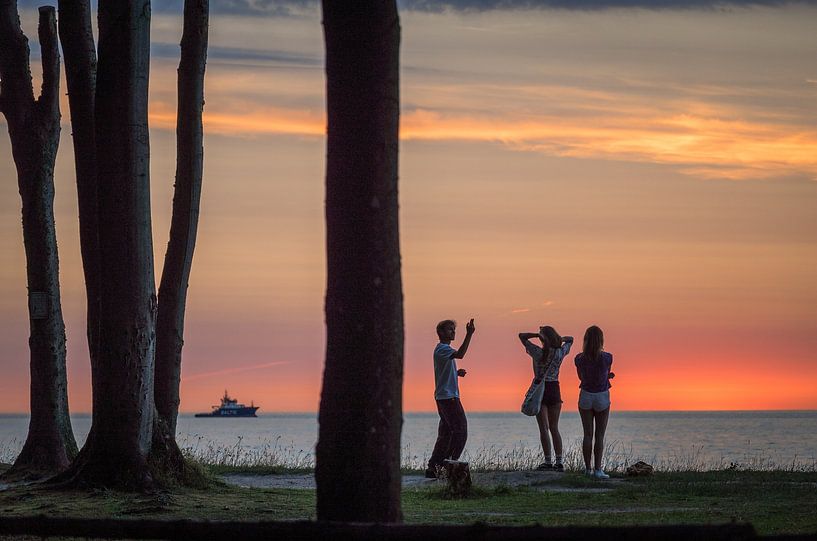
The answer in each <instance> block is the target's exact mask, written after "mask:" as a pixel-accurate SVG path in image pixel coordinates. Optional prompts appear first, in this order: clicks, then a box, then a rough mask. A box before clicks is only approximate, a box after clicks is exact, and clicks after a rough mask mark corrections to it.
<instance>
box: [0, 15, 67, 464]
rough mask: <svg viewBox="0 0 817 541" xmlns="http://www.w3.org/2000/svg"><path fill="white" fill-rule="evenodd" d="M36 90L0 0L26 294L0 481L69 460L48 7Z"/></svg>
mask: <svg viewBox="0 0 817 541" xmlns="http://www.w3.org/2000/svg"><path fill="white" fill-rule="evenodd" d="M39 38H40V45H41V49H42V65H43V85H42V92H41V95H40V98H39V99H38V100H37V101H34V91H33V88H32V83H31V70H30V68H29V49H28V40H27V39H26V37H25V35H24V34H23V32H22V29H21V28H20V18H19V15H18V13H17V2H16V1H14V0H0V79H2V83H0V84H1V85H2V86H0V110H2V112H3V114H4V115H5V116H6V120H7V122H8V129H9V136H10V138H11V145H12V154H13V156H14V162H15V165H16V167H17V181H18V186H19V190H20V197H21V198H22V207H23V242H24V245H25V254H26V271H27V272H26V279H27V285H28V292H29V325H30V332H31V335H30V338H29V348H30V364H31V421H30V424H29V429H28V436H27V438H26V442H25V444H24V445H23V449H22V451H21V453H20V455H19V456H18V457H17V459H16V461H15V463H14V465H13V466H12V468H11V469H10V470H8V471H7V472H6V476H7V477H28V478H39V477H44V476H48V475H53V474H54V473H57V472H60V471H62V470H64V469H65V468H67V467H68V464H69V462H70V461H71V459H72V458H73V457H74V456H75V455H76V453H77V445H76V442H75V440H74V434H73V432H72V430H71V420H70V417H69V414H68V380H67V375H66V366H65V356H66V354H65V324H64V322H63V318H62V308H61V305H60V284H59V258H58V254H57V236H56V229H55V224H54V162H55V160H56V157H57V148H58V147H59V140H60V109H59V79H60V63H59V50H58V47H57V28H56V18H55V15H54V8H52V7H42V8H40V19H39Z"/></svg>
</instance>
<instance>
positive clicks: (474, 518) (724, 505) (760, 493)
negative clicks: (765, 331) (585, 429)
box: [403, 471, 817, 535]
mask: <svg viewBox="0 0 817 541" xmlns="http://www.w3.org/2000/svg"><path fill="white" fill-rule="evenodd" d="M548 487H549V488H551V489H553V488H558V489H560V490H559V491H550V490H541V489H542V488H544V487H521V488H509V487H502V486H500V487H497V488H495V489H488V490H485V489H482V490H481V491H477V493H476V494H475V495H474V497H470V498H465V499H447V498H446V497H445V494H444V491H443V490H441V489H436V490H431V491H429V490H428V489H426V490H410V491H405V492H404V496H403V512H404V514H405V519H406V521H408V522H431V523H463V522H487V523H492V524H520V525H521V524H531V523H540V524H543V525H548V526H569V525H583V526H625V525H647V524H718V523H726V522H732V521H737V522H750V523H752V524H753V525H754V527H755V529H756V530H757V532H758V533H760V534H764V535H769V534H782V533H817V513H814V509H815V508H817V474H814V473H786V472H782V473H781V472H728V471H723V472H708V473H698V472H696V473H675V474H657V475H656V476H654V477H652V478H645V479H627V480H625V481H623V482H619V483H604V482H601V483H600V482H597V481H594V480H592V479H587V478H585V477H584V476H581V475H578V474H570V475H566V476H564V477H563V478H562V479H561V480H560V481H559V482H558V483H549V484H548ZM603 487H609V488H610V490H608V491H603V492H599V491H595V490H591V489H599V488H603Z"/></svg>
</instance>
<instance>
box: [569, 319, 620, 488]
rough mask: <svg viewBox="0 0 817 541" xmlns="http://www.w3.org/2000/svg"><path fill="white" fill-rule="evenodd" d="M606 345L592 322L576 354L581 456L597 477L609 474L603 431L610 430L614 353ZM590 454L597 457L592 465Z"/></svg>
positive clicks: (602, 336)
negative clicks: (605, 466) (603, 463)
mask: <svg viewBox="0 0 817 541" xmlns="http://www.w3.org/2000/svg"><path fill="white" fill-rule="evenodd" d="M603 348H604V333H602V332H601V329H600V328H598V327H596V326H595V325H593V326H591V327H588V328H587V331H586V332H585V333H584V345H583V348H582V352H581V353H579V354H578V355H576V371H577V372H578V374H579V381H580V382H581V383H580V384H579V387H581V391H580V392H579V415H580V416H581V418H582V428H583V429H584V439H583V440H582V455H584V467H585V473H587V475H590V476H592V477H595V478H597V479H607V478H608V477H610V476H609V475H607V474H606V473H604V470H603V469H601V459H602V455H603V454H604V433H605V432H606V431H607V420H608V419H609V418H610V380H611V379H613V377H615V374H613V373H612V372H611V371H610V368H611V367H612V366H613V356H612V355H611V354H610V353H607V352H606V351H604V349H603ZM594 425H595V426H594ZM594 436H595V440H596V441H595V444H594V442H593V438H594ZM591 454H592V455H593V456H592V458H593V459H594V461H593V467H592V468H591V467H590V466H591V464H590V459H591Z"/></svg>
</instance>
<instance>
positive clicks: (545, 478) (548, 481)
mask: <svg viewBox="0 0 817 541" xmlns="http://www.w3.org/2000/svg"><path fill="white" fill-rule="evenodd" d="M564 475H565V474H564V473H557V472H539V471H510V472H487V473H472V474H471V478H472V480H473V482H474V484H475V485H480V486H484V487H494V486H501V485H505V486H530V487H534V488H536V489H538V490H543V491H548V492H607V491H609V490H611V489H612V485H615V484H618V483H621V482H623V481H624V479H607V480H604V481H599V482H598V487H580V488H577V487H565V486H560V485H559V480H560V479H561V478H562V477H563V476H564ZM222 479H223V480H224V481H225V482H226V483H228V484H231V485H236V486H241V487H253V488H297V489H314V488H315V477H314V476H313V475H312V474H303V475H239V474H230V475H223V476H222ZM444 482H445V481H442V480H437V479H426V478H425V477H423V476H422V475H404V476H403V487H407V488H408V487H421V486H434V485H435V484H437V483H444Z"/></svg>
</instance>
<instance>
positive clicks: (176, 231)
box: [154, 0, 209, 435]
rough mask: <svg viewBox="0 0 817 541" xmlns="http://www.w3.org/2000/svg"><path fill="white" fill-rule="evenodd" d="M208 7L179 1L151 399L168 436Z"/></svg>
mask: <svg viewBox="0 0 817 541" xmlns="http://www.w3.org/2000/svg"><path fill="white" fill-rule="evenodd" d="M208 4H209V2H208V0H185V3H184V30H183V33H182V42H181V59H180V61H179V72H178V82H177V84H178V106H177V111H178V112H177V116H176V186H175V191H174V195H173V215H172V218H171V224H170V241H169V242H168V245H167V253H166V254H165V261H164V268H163V269H162V281H161V284H160V285H159V314H158V318H157V322H156V382H155V389H154V395H155V397H156V409H157V411H158V413H159V418H160V419H161V420H162V422H163V424H164V425H166V426H167V429H168V430H169V432H170V434H171V435H175V433H176V419H177V418H178V415H179V383H180V380H181V368H182V346H183V345H184V339H183V337H184V312H185V303H186V301H187V286H188V280H189V278H190V268H191V266H192V264H193V250H194V248H195V246H196V232H197V230H198V224H199V206H200V202H201V182H202V173H203V165H204V146H203V142H202V133H203V129H202V120H201V115H202V109H203V108H204V70H205V66H206V63H207V30H208V12H209V5H208Z"/></svg>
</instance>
